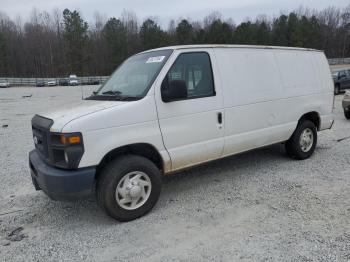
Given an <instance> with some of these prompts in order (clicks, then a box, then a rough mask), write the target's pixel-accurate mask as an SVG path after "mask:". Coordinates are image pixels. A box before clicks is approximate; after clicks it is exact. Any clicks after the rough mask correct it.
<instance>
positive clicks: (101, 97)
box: [85, 49, 174, 101]
mask: <svg viewBox="0 0 350 262" xmlns="http://www.w3.org/2000/svg"><path fill="white" fill-rule="evenodd" d="M161 51H169V54H168V55H165V59H164V60H163V61H162V65H161V66H160V67H159V69H158V70H157V71H156V72H155V74H154V76H153V78H152V79H151V81H150V82H149V84H148V86H147V87H146V88H145V91H144V92H143V93H142V95H141V96H138V97H128V98H130V99H131V98H133V99H132V100H124V99H123V98H122V101H136V100H140V99H142V98H144V97H145V96H146V95H147V93H148V92H149V90H150V89H151V87H152V85H153V84H154V81H155V80H156V79H157V77H158V75H159V73H160V71H161V70H162V69H163V67H164V65H165V64H166V62H167V61H168V60H169V57H170V56H171V55H172V54H173V52H174V49H162V50H157V51H146V52H141V53H138V54H135V55H133V56H130V57H129V58H127V59H126V60H125V61H124V62H123V63H121V64H120V65H119V66H118V67H117V68H116V69H115V70H114V71H113V73H112V74H111V75H110V77H111V76H112V75H114V73H115V72H116V71H117V70H118V69H119V68H120V67H121V66H122V65H123V64H124V63H125V62H127V61H128V60H129V59H130V58H132V57H134V56H137V55H144V54H147V53H158V52H161ZM110 77H109V78H108V80H107V81H105V82H104V83H103V84H102V85H101V87H100V88H99V89H98V90H96V91H95V92H94V93H96V94H93V95H91V96H89V97H87V98H85V100H108V101H121V99H120V97H122V96H120V97H119V99H118V96H114V95H98V94H97V93H98V92H100V90H101V89H102V88H103V87H104V86H105V84H106V83H107V82H108V81H109V79H110Z"/></svg>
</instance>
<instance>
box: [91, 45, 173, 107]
mask: <svg viewBox="0 0 350 262" xmlns="http://www.w3.org/2000/svg"><path fill="white" fill-rule="evenodd" d="M171 53H172V50H160V51H151V52H147V53H142V54H137V55H134V56H132V57H130V58H129V59H127V60H126V61H125V62H124V63H123V64H122V65H121V66H119V67H118V69H117V70H116V71H115V72H114V73H113V74H112V76H111V77H110V78H109V79H108V80H107V82H106V83H105V84H104V85H102V86H101V88H100V89H99V90H98V91H97V92H95V93H94V95H92V96H90V97H88V98H87V99H89V100H125V101H128V100H130V101H131V100H138V99H141V98H143V97H144V96H145V95H146V94H147V92H148V90H149V88H150V87H151V85H152V84H153V81H154V80H155V78H156V77H157V75H158V73H159V71H160V70H161V68H162V67H163V65H164V64H165V62H166V61H167V59H168V58H169V56H170V54H171Z"/></svg>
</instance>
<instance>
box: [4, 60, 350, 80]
mask: <svg viewBox="0 0 350 262" xmlns="http://www.w3.org/2000/svg"><path fill="white" fill-rule="evenodd" d="M328 63H329V64H330V65H342V64H350V57H347V58H330V59H328ZM108 78H109V76H84V77H78V81H79V84H81V85H89V84H93V83H97V82H98V83H99V84H102V83H104V82H105V81H107V79H108ZM60 79H68V78H15V77H0V81H7V82H9V83H10V85H11V86H35V85H36V84H37V83H38V82H44V83H45V85H46V83H47V81H49V80H55V81H56V83H57V85H58V84H59V80H60Z"/></svg>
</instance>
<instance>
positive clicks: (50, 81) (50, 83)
mask: <svg viewBox="0 0 350 262" xmlns="http://www.w3.org/2000/svg"><path fill="white" fill-rule="evenodd" d="M47 85H48V86H56V85H57V82H56V80H55V79H50V80H49V81H47Z"/></svg>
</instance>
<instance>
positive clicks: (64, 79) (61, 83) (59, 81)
mask: <svg viewBox="0 0 350 262" xmlns="http://www.w3.org/2000/svg"><path fill="white" fill-rule="evenodd" d="M58 84H59V85H60V86H68V85H69V81H68V79H67V78H61V79H60V80H58Z"/></svg>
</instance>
